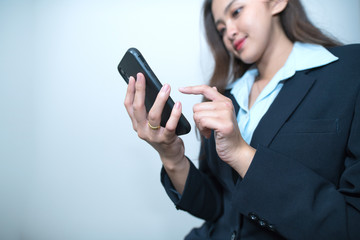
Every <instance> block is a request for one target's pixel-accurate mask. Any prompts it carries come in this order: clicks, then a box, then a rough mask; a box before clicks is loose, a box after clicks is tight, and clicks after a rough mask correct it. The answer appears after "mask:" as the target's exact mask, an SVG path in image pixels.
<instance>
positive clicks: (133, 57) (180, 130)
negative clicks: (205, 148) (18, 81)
mask: <svg viewBox="0 0 360 240" xmlns="http://www.w3.org/2000/svg"><path fill="white" fill-rule="evenodd" d="M118 70H119V73H120V75H121V76H122V77H123V78H124V80H125V82H126V83H129V78H130V77H131V76H133V77H134V78H135V79H136V74H137V73H139V72H141V73H142V74H144V76H145V79H146V91H145V107H146V111H147V112H149V111H150V109H151V107H152V105H153V104H154V102H155V99H156V96H157V95H158V93H159V91H160V89H161V87H162V84H161V83H160V81H159V80H158V78H157V77H156V75H155V74H154V72H153V71H152V70H151V68H150V66H149V65H148V64H147V62H146V61H145V58H144V57H143V56H142V54H141V53H140V51H139V50H137V49H136V48H130V49H129V50H127V51H126V53H125V55H124V56H123V58H122V59H121V61H120V63H119V65H118ZM173 107H174V101H173V100H172V99H171V97H169V98H168V100H167V101H166V104H165V106H164V110H163V112H162V114H161V123H160V126H162V127H165V125H166V122H167V121H168V119H169V117H170V114H171V110H172V109H173ZM190 130H191V126H190V124H189V122H188V120H187V119H186V118H185V116H184V115H183V114H181V117H180V120H179V123H178V125H177V127H176V135H183V134H187V133H189V132H190Z"/></svg>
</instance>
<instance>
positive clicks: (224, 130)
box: [179, 85, 255, 177]
mask: <svg viewBox="0 0 360 240" xmlns="http://www.w3.org/2000/svg"><path fill="white" fill-rule="evenodd" d="M179 90H180V92H182V93H185V94H196V95H198V94H201V95H203V96H204V97H205V98H206V99H209V100H210V102H203V103H199V104H196V105H195V106H194V108H193V111H194V121H195V124H196V126H197V127H198V129H199V131H200V133H201V134H202V135H203V136H204V137H206V138H209V137H210V136H211V131H212V130H214V134H215V142H216V151H217V153H218V155H219V157H220V158H221V159H222V160H223V161H224V162H226V163H228V164H229V165H230V166H231V167H232V168H234V169H235V170H236V171H237V172H238V173H239V174H240V176H242V177H244V176H245V174H246V172H247V170H248V168H249V166H250V163H251V161H252V159H253V157H254V155H255V149H254V148H252V147H250V146H249V145H248V144H247V143H246V142H245V141H244V139H243V138H242V136H241V134H240V130H239V127H238V123H237V121H236V117H235V111H234V106H233V104H232V101H231V100H230V99H229V98H227V97H225V96H223V95H222V94H220V93H219V92H218V91H217V89H216V88H211V87H209V86H206V85H201V86H194V87H185V88H180V89H179Z"/></svg>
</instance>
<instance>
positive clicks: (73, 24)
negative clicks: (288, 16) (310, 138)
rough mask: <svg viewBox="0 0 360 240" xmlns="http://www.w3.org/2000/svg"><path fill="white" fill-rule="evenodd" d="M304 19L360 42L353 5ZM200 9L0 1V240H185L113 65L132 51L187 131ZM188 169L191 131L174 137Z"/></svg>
mask: <svg viewBox="0 0 360 240" xmlns="http://www.w3.org/2000/svg"><path fill="white" fill-rule="evenodd" d="M304 2H305V3H306V7H307V9H308V10H309V11H310V12H311V13H312V19H314V22H316V23H318V24H319V25H320V26H323V27H326V29H327V30H328V31H330V32H331V33H333V34H334V35H335V36H337V37H338V38H339V39H340V40H343V41H345V42H347V43H352V42H360V29H359V23H360V18H359V12H360V1H358V0H347V1H340V0H331V1H330V0H321V1H319V0H318V1H316V2H315V1H310V0H306V1H304ZM200 8H201V1H194V0H183V1H168V0H153V1H147V0H132V1H126V0H118V1H115V0H105V1H99V0H98V1H96V0H92V1H85V0H84V1H83V0H53V1H46V0H33V1H25V0H2V1H0V110H1V118H0V239H6V240H12V239H24V240H49V239H51V240H63V239H67V240H82V239H84V240H85V239H86V240H92V239H93V240H100V239H101V240H103V239H106V240H110V239H160V240H161V239H164V240H165V239H182V238H183V236H184V235H185V234H186V233H187V232H188V231H189V230H190V229H191V228H192V227H194V226H199V225H200V224H201V221H200V220H198V219H195V218H193V217H191V216H189V215H188V214H186V213H183V212H181V211H177V210H175V208H174V206H173V204H172V203H171V202H170V200H169V199H168V198H167V196H166V193H165V191H164V190H163V188H162V186H161V184H160V176H159V171H160V167H161V164H160V161H159V159H158V156H157V154H156V152H155V151H154V150H153V149H151V148H150V147H149V146H148V145H147V144H146V143H144V142H142V141H141V140H139V139H138V138H137V136H136V134H135V133H134V132H133V130H132V127H131V124H130V121H129V119H128V117H127V114H126V111H125V108H124V107H123V100H124V95H125V87H126V84H125V82H124V81H123V80H122V79H121V77H120V76H119V74H118V72H117V69H116V67H117V64H118V62H119V60H120V58H121V56H122V55H123V54H124V52H125V51H126V50H127V49H128V48H129V47H133V46H135V47H137V48H139V49H140V50H141V51H142V52H143V54H144V56H145V57H146V59H147V60H148V62H149V64H150V65H151V66H152V68H153V70H154V71H155V72H156V73H157V75H158V77H159V79H160V80H161V81H162V82H167V83H170V84H171V86H172V88H173V92H172V96H173V98H174V100H181V101H182V102H183V109H184V114H185V116H186V117H187V118H188V119H189V120H192V115H191V113H192V105H193V104H194V103H195V102H198V101H199V100H200V98H199V97H195V96H182V95H180V94H179V93H178V92H177V91H176V89H177V88H178V87H180V86H186V85H194V84H200V83H204V82H205V80H206V78H207V77H208V76H209V69H210V67H209V66H211V60H209V59H208V56H209V53H208V52H207V48H206V47H205V44H204V41H203V38H202V33H201V32H200ZM183 139H184V141H185V145H186V153H187V155H188V156H189V157H190V158H191V159H192V160H194V161H195V162H196V157H197V151H198V146H199V142H198V141H197V139H196V137H195V134H194V131H192V132H191V133H190V134H189V135H187V136H184V137H183Z"/></svg>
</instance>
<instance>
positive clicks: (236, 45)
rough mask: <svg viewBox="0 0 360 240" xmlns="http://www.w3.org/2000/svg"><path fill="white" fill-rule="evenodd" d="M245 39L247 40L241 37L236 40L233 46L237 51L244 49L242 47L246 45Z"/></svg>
mask: <svg viewBox="0 0 360 240" xmlns="http://www.w3.org/2000/svg"><path fill="white" fill-rule="evenodd" d="M245 40H246V38H242V39H239V40H237V41H235V42H234V44H233V46H234V48H235V49H236V51H239V50H241V49H242V47H243V46H244V43H245Z"/></svg>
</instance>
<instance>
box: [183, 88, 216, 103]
mask: <svg viewBox="0 0 360 240" xmlns="http://www.w3.org/2000/svg"><path fill="white" fill-rule="evenodd" d="M179 91H180V92H182V93H185V94H194V95H199V94H201V95H203V96H204V97H205V98H207V99H209V100H211V101H214V100H217V99H219V98H221V97H222V94H221V93H219V92H218V91H217V89H216V88H215V87H210V86H208V85H198V86H190V87H182V88H179Z"/></svg>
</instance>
